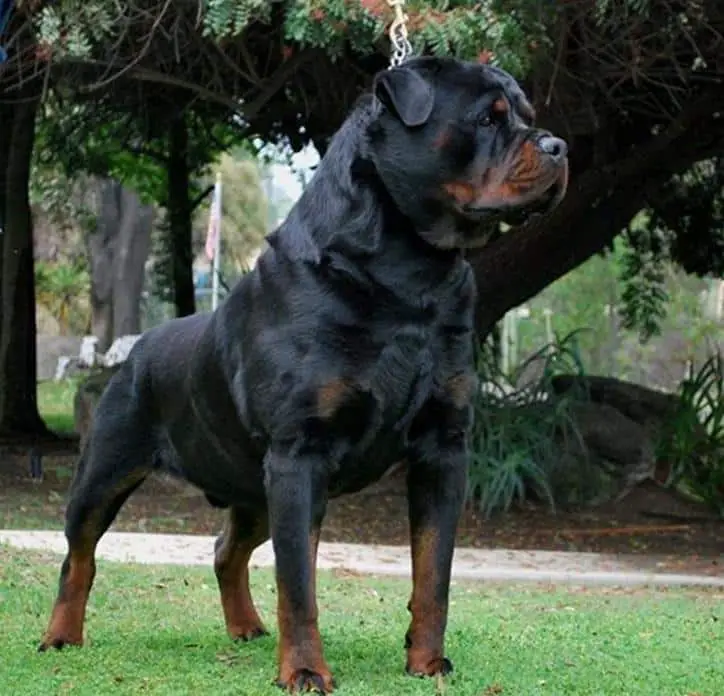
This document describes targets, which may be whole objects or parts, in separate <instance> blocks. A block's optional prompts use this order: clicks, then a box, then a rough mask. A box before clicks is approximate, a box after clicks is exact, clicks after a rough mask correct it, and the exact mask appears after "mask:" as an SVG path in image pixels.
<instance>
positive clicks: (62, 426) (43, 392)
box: [38, 379, 78, 433]
mask: <svg viewBox="0 0 724 696" xmlns="http://www.w3.org/2000/svg"><path fill="white" fill-rule="evenodd" d="M77 387H78V383H77V381H76V380H74V379H64V380H62V381H61V382H55V381H52V380H48V381H43V382H38V410H39V411H40V415H41V416H42V418H43V420H44V421H45V424H46V425H47V426H48V428H50V429H51V430H53V431H55V432H56V433H72V432H74V428H75V423H74V417H73V398H74V397H75V390H76V389H77Z"/></svg>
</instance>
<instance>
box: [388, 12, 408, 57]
mask: <svg viewBox="0 0 724 696" xmlns="http://www.w3.org/2000/svg"><path fill="white" fill-rule="evenodd" d="M387 4H388V5H389V6H390V7H391V8H392V9H393V10H394V11H395V18H394V19H393V20H392V24H390V29H389V32H388V33H389V36H390V41H391V42H392V55H391V56H390V67H391V68H396V67H397V66H398V65H400V64H401V63H403V62H404V61H405V60H406V59H407V58H408V57H409V56H410V54H411V53H412V44H411V43H410V40H409V39H408V38H407V20H408V17H407V15H406V14H405V13H404V11H403V9H402V8H403V7H404V5H405V0H387Z"/></svg>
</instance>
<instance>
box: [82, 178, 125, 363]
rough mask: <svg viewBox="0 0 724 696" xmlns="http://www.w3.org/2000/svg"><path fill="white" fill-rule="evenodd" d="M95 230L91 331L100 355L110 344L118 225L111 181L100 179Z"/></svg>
mask: <svg viewBox="0 0 724 696" xmlns="http://www.w3.org/2000/svg"><path fill="white" fill-rule="evenodd" d="M97 185H98V215H97V218H96V220H97V222H96V228H95V230H93V232H91V234H90V235H89V236H88V256H89V258H90V266H91V332H92V333H93V335H94V336H95V337H96V338H97V339H98V345H97V349H98V350H99V351H100V352H101V353H103V352H105V351H106V350H108V348H109V347H110V345H111V343H112V342H113V256H114V245H115V239H116V237H117V235H118V227H119V225H120V223H119V218H120V214H121V212H120V210H119V200H118V198H119V196H118V188H119V186H120V184H118V182H116V181H114V180H113V179H100V180H99V181H98V182H97Z"/></svg>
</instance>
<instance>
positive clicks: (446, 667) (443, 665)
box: [405, 657, 453, 677]
mask: <svg viewBox="0 0 724 696" xmlns="http://www.w3.org/2000/svg"><path fill="white" fill-rule="evenodd" d="M405 671H406V672H407V674H409V675H410V676H411V677H434V676H436V675H438V674H439V675H440V676H443V677H446V676H447V675H448V674H452V672H453V665H452V662H450V660H448V658H447V657H440V658H437V659H435V660H431V661H430V662H428V663H427V665H426V666H425V668H424V669H420V668H419V667H411V666H410V665H409V664H408V665H407V667H405Z"/></svg>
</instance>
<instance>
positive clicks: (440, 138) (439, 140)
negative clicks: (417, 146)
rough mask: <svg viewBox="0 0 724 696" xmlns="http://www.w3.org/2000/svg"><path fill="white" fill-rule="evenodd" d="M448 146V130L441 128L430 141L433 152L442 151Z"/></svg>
mask: <svg viewBox="0 0 724 696" xmlns="http://www.w3.org/2000/svg"><path fill="white" fill-rule="evenodd" d="M449 144H450V130H449V129H448V128H443V129H442V130H441V131H440V132H439V133H438V134H437V135H436V136H435V139H434V140H433V141H432V146H433V148H435V150H444V149H445V148H446V147H447V146H448V145H449Z"/></svg>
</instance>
